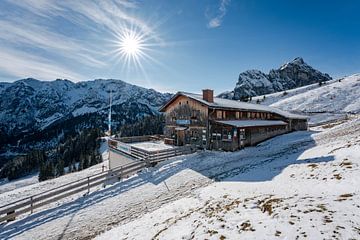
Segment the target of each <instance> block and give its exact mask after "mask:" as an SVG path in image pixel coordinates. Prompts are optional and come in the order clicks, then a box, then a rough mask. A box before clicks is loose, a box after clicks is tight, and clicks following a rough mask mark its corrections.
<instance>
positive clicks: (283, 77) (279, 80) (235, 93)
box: [219, 57, 332, 100]
mask: <svg viewBox="0 0 360 240" xmlns="http://www.w3.org/2000/svg"><path fill="white" fill-rule="evenodd" d="M331 79H332V78H331V77H330V76H329V75H328V74H326V73H322V72H320V71H318V70H316V69H314V68H313V67H311V66H310V65H308V64H307V63H305V62H304V60H303V59H302V58H301V57H297V58H295V59H294V60H292V61H290V62H288V63H286V64H284V65H282V66H281V67H280V68H278V69H272V70H270V72H269V73H268V74H265V73H263V72H261V71H259V70H247V71H245V72H242V73H240V74H239V78H238V81H237V83H236V86H235V88H234V90H232V91H228V92H224V93H221V94H220V95H219V97H222V98H227V99H234V100H247V98H249V97H253V96H259V95H265V94H269V93H274V92H280V91H285V90H289V89H293V88H297V87H302V86H306V85H309V84H313V83H323V82H326V81H329V80H331Z"/></svg>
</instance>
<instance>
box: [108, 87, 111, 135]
mask: <svg viewBox="0 0 360 240" xmlns="http://www.w3.org/2000/svg"><path fill="white" fill-rule="evenodd" d="M111 93H112V90H110V97H109V104H110V107H109V122H108V128H109V129H108V133H109V136H111V103H112V102H111V100H112V99H111V97H112V96H111Z"/></svg>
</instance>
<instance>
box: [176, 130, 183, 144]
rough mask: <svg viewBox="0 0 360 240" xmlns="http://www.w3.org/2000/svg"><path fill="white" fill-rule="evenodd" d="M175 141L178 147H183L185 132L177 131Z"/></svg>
mask: <svg viewBox="0 0 360 240" xmlns="http://www.w3.org/2000/svg"><path fill="white" fill-rule="evenodd" d="M176 136H177V139H176V143H177V145H178V146H183V145H184V144H185V130H177V134H176Z"/></svg>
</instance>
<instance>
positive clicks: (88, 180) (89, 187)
mask: <svg viewBox="0 0 360 240" xmlns="http://www.w3.org/2000/svg"><path fill="white" fill-rule="evenodd" d="M87 179H88V181H87V182H88V193H90V177H88V178H87Z"/></svg>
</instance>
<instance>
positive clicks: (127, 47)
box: [120, 34, 141, 56]
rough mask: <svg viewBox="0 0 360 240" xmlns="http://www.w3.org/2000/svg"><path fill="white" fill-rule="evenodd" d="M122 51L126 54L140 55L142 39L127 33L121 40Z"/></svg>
mask: <svg viewBox="0 0 360 240" xmlns="http://www.w3.org/2000/svg"><path fill="white" fill-rule="evenodd" d="M120 51H121V52H123V53H125V54H126V55H135V56H136V55H138V54H139V53H140V51H141V41H140V39H139V38H137V37H136V36H135V35H130V34H129V35H127V36H125V37H124V38H123V39H122V40H121V42H120Z"/></svg>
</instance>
